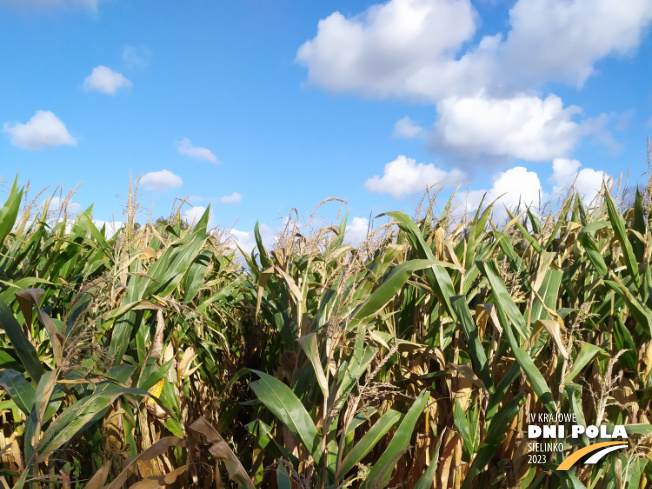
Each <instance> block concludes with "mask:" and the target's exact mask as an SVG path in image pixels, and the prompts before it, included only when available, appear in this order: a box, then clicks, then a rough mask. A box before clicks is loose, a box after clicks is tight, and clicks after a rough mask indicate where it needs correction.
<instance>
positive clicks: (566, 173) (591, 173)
mask: <svg viewBox="0 0 652 489" xmlns="http://www.w3.org/2000/svg"><path fill="white" fill-rule="evenodd" d="M580 166H582V164H581V163H580V162H579V161H577V160H570V159H567V158H556V159H555V160H554V161H553V162H552V176H551V177H550V180H551V181H552V182H554V184H555V185H554V188H553V192H554V193H555V194H557V195H559V194H561V195H565V194H566V193H567V192H569V191H570V190H571V189H572V190H574V191H577V192H578V193H579V194H580V195H581V196H582V199H583V200H584V201H585V202H586V203H591V202H592V201H593V200H594V199H595V198H596V197H597V196H598V194H599V193H600V190H601V189H602V187H603V185H604V184H607V186H609V185H610V183H611V177H610V176H609V175H607V173H606V172H604V171H598V170H593V169H592V168H583V169H582V170H580V169H579V168H580Z"/></svg>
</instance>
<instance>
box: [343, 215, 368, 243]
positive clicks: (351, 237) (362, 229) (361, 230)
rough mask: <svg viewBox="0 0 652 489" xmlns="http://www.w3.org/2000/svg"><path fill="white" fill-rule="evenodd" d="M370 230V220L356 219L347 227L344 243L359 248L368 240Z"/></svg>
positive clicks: (364, 218)
mask: <svg viewBox="0 0 652 489" xmlns="http://www.w3.org/2000/svg"><path fill="white" fill-rule="evenodd" d="M368 230H369V219H367V218H366V217H354V218H353V219H352V220H351V222H350V223H348V224H347V225H346V231H345V232H344V243H346V244H348V245H349V246H353V247H358V246H360V244H362V243H363V242H364V240H365V239H367V231H368Z"/></svg>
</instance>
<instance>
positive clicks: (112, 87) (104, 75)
mask: <svg viewBox="0 0 652 489" xmlns="http://www.w3.org/2000/svg"><path fill="white" fill-rule="evenodd" d="M130 86H131V81H130V80H129V79H127V78H126V77H125V76H124V75H123V74H122V73H118V72H116V71H113V70H112V69H111V68H107V67H106V66H103V65H100V66H96V67H95V68H93V71H92V72H91V74H90V75H88V76H87V77H86V78H84V90H86V91H87V92H90V91H91V90H95V91H97V92H101V93H105V94H107V95H115V94H116V92H117V91H118V90H119V89H121V88H124V87H130Z"/></svg>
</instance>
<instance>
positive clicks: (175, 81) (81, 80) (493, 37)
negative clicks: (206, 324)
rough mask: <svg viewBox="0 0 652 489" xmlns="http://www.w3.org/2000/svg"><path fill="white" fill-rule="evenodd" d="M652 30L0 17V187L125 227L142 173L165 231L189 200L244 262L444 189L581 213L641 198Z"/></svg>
mask: <svg viewBox="0 0 652 489" xmlns="http://www.w3.org/2000/svg"><path fill="white" fill-rule="evenodd" d="M651 23H652V2H649V0H630V1H629V2H628V4H627V8H626V9H625V7H624V5H623V2H621V1H617V0H518V1H500V0H491V1H490V0H478V1H469V0H391V1H389V2H385V3H374V2H367V1H347V2H337V1H331V2H290V1H286V0H279V1H275V2H264V1H262V0H258V1H253V0H242V1H237V2H227V1H222V2H215V1H208V0H195V1H192V2H172V1H161V0H156V1H154V0H140V1H138V2H133V1H127V0H20V1H18V0H0V36H1V40H2V42H0V62H1V63H2V70H3V71H2V73H3V76H1V77H0V93H2V104H0V125H2V129H3V130H2V135H1V136H0V176H1V177H2V181H3V183H6V182H8V181H11V180H13V179H14V178H15V176H16V175H18V177H19V181H20V182H21V183H23V184H25V183H27V182H28V181H29V182H30V184H31V187H32V191H31V195H32V196H34V195H35V193H36V192H35V191H36V190H37V189H41V188H43V187H46V186H50V188H49V191H53V190H54V189H55V187H56V186H57V185H59V184H60V185H61V186H62V188H63V189H64V192H65V191H68V190H71V189H74V188H75V187H76V186H77V185H78V184H79V183H80V182H83V184H82V186H81V187H80V188H79V190H78V191H77V193H76V194H75V197H74V200H75V201H76V202H78V203H79V204H80V205H81V206H82V207H87V206H88V205H90V204H91V203H94V217H95V218H96V219H98V220H104V221H109V220H111V219H112V218H115V220H117V221H122V220H123V219H124V216H123V214H122V207H123V204H124V201H125V200H126V197H127V184H128V175H129V171H132V173H133V174H134V176H138V175H143V180H142V182H141V192H140V200H141V202H142V203H143V204H144V205H145V206H147V207H151V206H152V205H153V215H154V217H157V216H161V215H168V214H169V212H170V209H171V207H172V204H173V201H174V199H175V198H176V197H181V198H183V197H187V196H190V200H189V201H190V202H191V204H192V205H194V206H195V210H194V211H193V210H192V209H191V207H190V206H186V207H184V209H183V212H187V213H188V214H187V216H188V217H192V215H193V212H194V213H197V212H200V211H201V210H202V209H203V208H204V207H205V206H206V205H208V203H211V206H212V209H213V223H214V224H216V225H221V226H224V227H226V228H234V236H235V237H236V238H238V239H239V240H240V241H241V242H242V243H243V244H244V245H245V246H247V245H248V244H250V242H251V241H250V239H251V234H250V232H251V230H252V229H253V225H254V223H255V221H256V220H259V221H260V222H261V223H262V224H263V225H264V226H265V229H266V233H267V234H268V235H271V234H272V233H273V231H274V230H275V229H277V228H278V227H279V226H280V225H281V222H282V221H281V219H282V217H284V216H287V215H288V213H289V212H290V210H291V208H292V207H296V208H298V209H299V210H300V211H303V210H304V209H305V210H306V211H307V212H308V213H310V211H311V210H312V209H313V208H314V207H315V205H317V204H318V203H319V202H320V201H321V200H323V199H325V198H328V197H340V198H345V199H347V201H348V202H349V205H348V206H346V208H345V210H347V211H348V212H349V216H350V217H349V220H350V222H351V223H352V224H353V226H352V227H351V229H350V234H351V237H352V239H353V240H355V239H359V237H360V236H361V234H363V233H364V231H366V221H365V220H366V219H367V218H368V217H369V215H370V214H371V215H376V214H378V213H380V212H384V211H388V210H404V211H407V212H410V210H411V209H412V208H413V207H414V203H415V202H416V201H417V200H419V197H420V196H421V194H422V193H423V190H424V189H425V186H426V185H427V184H433V183H436V182H440V183H442V184H443V185H444V190H443V193H442V195H443V196H445V195H446V194H449V193H450V192H451V190H452V189H453V188H455V187H456V186H457V185H462V188H463V189H464V190H467V189H470V193H469V195H468V199H467V198H466V197H465V199H464V200H465V201H468V202H469V204H468V205H469V206H470V207H473V205H477V202H478V201H479V199H480V197H481V195H482V194H483V193H484V192H488V195H489V197H490V198H493V197H497V196H498V195H500V194H502V193H504V192H507V195H506V196H505V197H504V198H503V200H504V201H505V202H506V203H507V204H514V203H516V202H518V200H519V199H522V200H524V201H527V202H538V199H539V197H538V196H539V194H541V195H542V196H543V198H544V199H554V198H555V197H556V196H558V195H559V194H560V193H562V192H563V191H564V190H565V189H567V188H568V187H569V186H570V185H572V184H573V182H575V183H576V185H577V187H578V188H579V190H580V191H581V192H583V194H584V195H586V196H587V197H589V198H590V197H591V196H592V195H594V194H595V190H596V188H597V187H598V186H599V185H600V182H601V181H602V180H603V179H604V178H608V177H609V176H617V175H618V173H619V172H627V171H628V170H629V171H630V184H632V185H633V184H640V183H643V182H645V181H646V180H647V176H646V174H645V173H646V171H647V163H646V137H647V134H648V133H649V132H650V127H651V121H652V84H651V83H650V77H649V73H651V72H652V69H651V68H652V66H651V65H652V38H651V36H650V24H651ZM44 195H45V194H44ZM337 209H338V207H337V206H336V205H334V204H331V207H329V208H327V209H325V211H324V212H325V213H326V214H327V215H328V216H329V217H330V216H334V215H335V212H336V211H337ZM147 217H148V215H147V214H143V215H142V216H141V219H142V220H145V219H147ZM356 218H357V219H356Z"/></svg>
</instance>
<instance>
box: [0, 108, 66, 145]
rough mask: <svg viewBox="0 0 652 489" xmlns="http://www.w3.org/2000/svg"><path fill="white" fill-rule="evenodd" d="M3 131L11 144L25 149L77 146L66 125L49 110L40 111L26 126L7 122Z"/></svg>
mask: <svg viewBox="0 0 652 489" xmlns="http://www.w3.org/2000/svg"><path fill="white" fill-rule="evenodd" d="M3 131H4V132H5V133H7V134H9V137H10V141H11V144H13V145H14V146H18V147H19V148H25V149H42V148H47V147H54V146H61V145H64V144H65V145H68V146H76V145H77V140H76V139H75V138H74V137H72V136H71V135H70V133H69V132H68V129H67V128H66V125H65V124H64V123H63V122H61V119H59V118H58V117H57V116H56V115H54V113H52V112H50V111H49V110H38V111H36V113H35V114H34V115H33V116H32V117H31V119H30V120H29V121H27V122H26V123H25V124H22V123H20V122H16V123H13V124H10V123H8V122H5V124H4V126H3Z"/></svg>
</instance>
